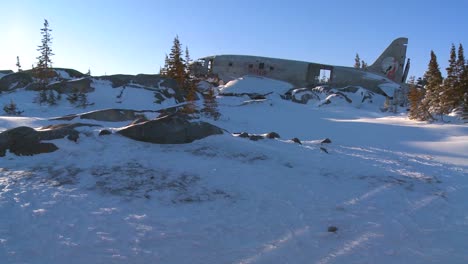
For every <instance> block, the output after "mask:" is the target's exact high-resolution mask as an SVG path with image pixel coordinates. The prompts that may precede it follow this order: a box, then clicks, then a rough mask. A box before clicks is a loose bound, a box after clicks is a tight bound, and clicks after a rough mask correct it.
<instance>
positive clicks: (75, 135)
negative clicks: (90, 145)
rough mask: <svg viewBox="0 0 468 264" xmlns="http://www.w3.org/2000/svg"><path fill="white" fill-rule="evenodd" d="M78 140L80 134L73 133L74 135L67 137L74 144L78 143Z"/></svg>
mask: <svg viewBox="0 0 468 264" xmlns="http://www.w3.org/2000/svg"><path fill="white" fill-rule="evenodd" d="M78 138H80V134H79V133H72V134H70V135H68V136H67V139H68V140H70V141H73V142H77V141H78Z"/></svg>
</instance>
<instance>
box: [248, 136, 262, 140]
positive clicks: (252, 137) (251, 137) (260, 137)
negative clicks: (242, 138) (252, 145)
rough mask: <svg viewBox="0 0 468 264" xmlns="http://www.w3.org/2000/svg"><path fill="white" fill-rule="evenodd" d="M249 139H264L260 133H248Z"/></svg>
mask: <svg viewBox="0 0 468 264" xmlns="http://www.w3.org/2000/svg"><path fill="white" fill-rule="evenodd" d="M249 139H250V140H252V141H258V140H260V139H264V137H263V136H260V135H250V136H249Z"/></svg>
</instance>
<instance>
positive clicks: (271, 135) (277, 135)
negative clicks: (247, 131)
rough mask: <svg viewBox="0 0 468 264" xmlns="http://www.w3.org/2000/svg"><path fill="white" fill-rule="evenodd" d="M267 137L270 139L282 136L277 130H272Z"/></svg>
mask: <svg viewBox="0 0 468 264" xmlns="http://www.w3.org/2000/svg"><path fill="white" fill-rule="evenodd" d="M265 137H266V138H269V139H274V138H280V135H279V134H278V133H276V132H270V133H268V134H266V135H265Z"/></svg>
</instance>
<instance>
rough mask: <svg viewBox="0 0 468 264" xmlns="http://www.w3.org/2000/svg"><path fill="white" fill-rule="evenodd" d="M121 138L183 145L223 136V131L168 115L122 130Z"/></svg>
mask: <svg viewBox="0 0 468 264" xmlns="http://www.w3.org/2000/svg"><path fill="white" fill-rule="evenodd" d="M117 133H119V134H120V135H122V136H125V137H128V138H131V139H134V140H138V141H144V142H150V143H157V144H184V143H190V142H193V141H195V140H198V139H202V138H205V137H208V136H211V135H218V134H223V130H222V129H221V128H219V127H217V126H214V125H212V124H210V123H206V122H189V121H188V119H187V118H184V117H182V116H180V115H170V116H165V117H161V118H158V119H155V120H150V121H146V122H142V123H139V124H135V125H130V126H127V127H125V128H122V129H121V130H119V131H118V132H117Z"/></svg>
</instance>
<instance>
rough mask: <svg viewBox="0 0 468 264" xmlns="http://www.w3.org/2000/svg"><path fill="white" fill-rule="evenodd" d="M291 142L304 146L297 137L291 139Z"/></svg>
mask: <svg viewBox="0 0 468 264" xmlns="http://www.w3.org/2000/svg"><path fill="white" fill-rule="evenodd" d="M291 141H292V142H294V143H297V144H300V145H302V142H301V141H300V140H299V139H298V138H297V137H295V138H293V139H291Z"/></svg>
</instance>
